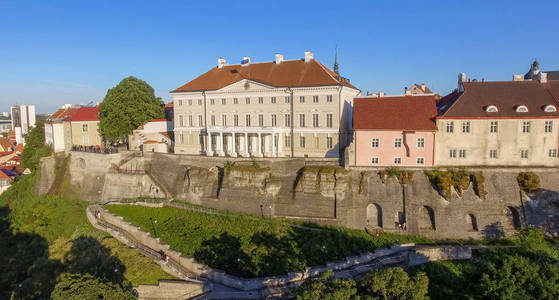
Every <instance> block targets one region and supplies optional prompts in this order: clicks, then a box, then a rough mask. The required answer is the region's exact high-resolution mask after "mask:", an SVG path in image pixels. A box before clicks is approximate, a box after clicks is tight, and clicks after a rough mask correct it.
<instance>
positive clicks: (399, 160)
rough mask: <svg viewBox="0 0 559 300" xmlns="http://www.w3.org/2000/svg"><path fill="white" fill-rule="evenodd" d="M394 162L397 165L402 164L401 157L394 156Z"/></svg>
mask: <svg viewBox="0 0 559 300" xmlns="http://www.w3.org/2000/svg"><path fill="white" fill-rule="evenodd" d="M394 164H395V165H397V166H399V165H401V164H402V158H401V157H394Z"/></svg>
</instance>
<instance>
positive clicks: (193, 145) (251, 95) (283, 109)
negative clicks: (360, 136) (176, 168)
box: [171, 51, 360, 157]
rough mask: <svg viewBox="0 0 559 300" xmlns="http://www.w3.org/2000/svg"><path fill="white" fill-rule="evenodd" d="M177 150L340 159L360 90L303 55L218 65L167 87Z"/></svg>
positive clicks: (179, 152)
mask: <svg viewBox="0 0 559 300" xmlns="http://www.w3.org/2000/svg"><path fill="white" fill-rule="evenodd" d="M171 94H172V97H173V102H174V122H175V124H174V133H175V153H177V154H196V155H208V156H231V157H236V156H243V157H339V156H340V154H341V151H343V150H344V149H345V147H347V146H348V144H349V143H350V142H351V137H352V115H353V98H354V97H356V96H358V95H359V94H360V91H359V90H358V89H357V88H356V87H354V86H353V85H351V84H350V83H349V80H348V79H346V78H343V77H341V76H340V75H339V73H338V66H337V59H336V63H335V65H334V71H331V70H330V69H328V68H327V67H325V66H324V65H323V64H321V63H319V62H318V61H316V60H315V59H314V57H313V53H312V52H310V51H306V52H305V57H304V59H295V60H284V59H283V55H281V54H276V57H275V61H272V62H261V63H253V62H251V61H250V58H249V57H244V58H243V60H242V62H241V64H235V65H228V64H227V63H226V61H225V59H223V58H219V59H218V65H217V66H216V67H214V68H212V69H210V70H209V71H208V72H206V73H204V74H202V75H200V76H198V77H197V78H195V79H193V80H192V81H190V82H188V83H186V84H185V85H183V86H181V87H179V88H177V89H175V90H173V91H172V92H171Z"/></svg>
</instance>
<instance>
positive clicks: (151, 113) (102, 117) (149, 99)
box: [99, 76, 165, 142]
mask: <svg viewBox="0 0 559 300" xmlns="http://www.w3.org/2000/svg"><path fill="white" fill-rule="evenodd" d="M162 105H163V101H162V100H161V98H156V97H155V94H154V92H153V88H152V87H151V86H149V84H147V83H146V82H145V81H143V80H140V79H138V78H135V77H133V76H130V77H127V78H124V79H123V80H122V81H121V82H120V83H119V84H118V85H117V86H115V87H113V88H112V89H110V90H109V91H107V95H105V99H104V100H103V102H102V103H101V104H100V105H99V121H100V122H99V129H100V131H101V134H102V135H103V137H104V138H105V139H106V140H108V141H111V142H122V141H125V140H126V139H127V136H128V135H129V134H131V133H132V131H133V130H134V129H136V128H138V126H140V125H142V124H144V123H146V122H149V121H151V120H153V119H158V118H164V117H165V112H164V109H163V107H162Z"/></svg>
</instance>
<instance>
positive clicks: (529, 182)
mask: <svg viewBox="0 0 559 300" xmlns="http://www.w3.org/2000/svg"><path fill="white" fill-rule="evenodd" d="M516 181H517V182H518V186H519V187H520V189H521V190H523V191H525V192H527V193H528V192H535V191H537V190H538V189H539V188H540V177H539V176H538V175H537V174H536V173H534V172H521V173H519V174H518V176H516Z"/></svg>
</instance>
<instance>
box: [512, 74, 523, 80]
mask: <svg viewBox="0 0 559 300" xmlns="http://www.w3.org/2000/svg"><path fill="white" fill-rule="evenodd" d="M512 81H524V75H512Z"/></svg>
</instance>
